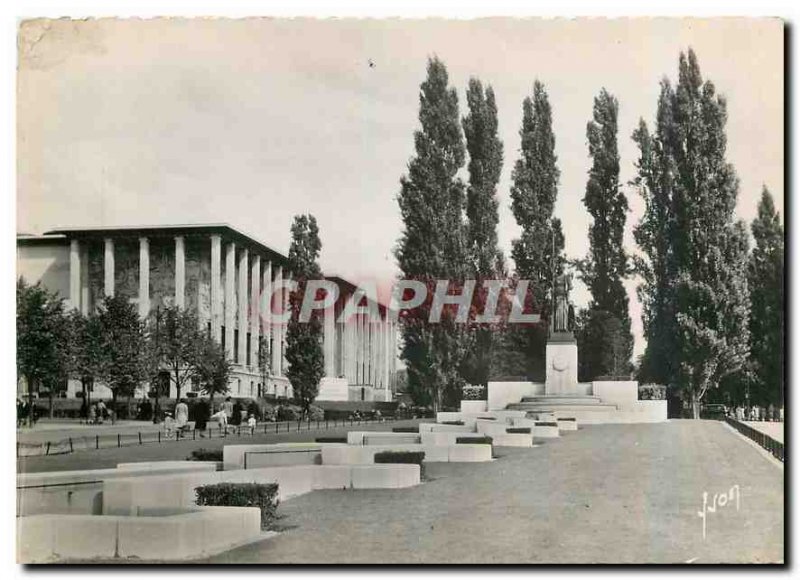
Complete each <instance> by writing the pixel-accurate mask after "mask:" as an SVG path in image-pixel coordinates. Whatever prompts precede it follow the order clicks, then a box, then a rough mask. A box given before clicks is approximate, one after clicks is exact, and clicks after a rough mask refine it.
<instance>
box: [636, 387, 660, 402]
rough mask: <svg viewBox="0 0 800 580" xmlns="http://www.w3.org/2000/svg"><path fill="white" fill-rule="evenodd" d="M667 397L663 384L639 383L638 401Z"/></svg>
mask: <svg viewBox="0 0 800 580" xmlns="http://www.w3.org/2000/svg"><path fill="white" fill-rule="evenodd" d="M666 398H667V387H666V386H664V385H656V384H649V385H639V400H640V401H664V400H666Z"/></svg>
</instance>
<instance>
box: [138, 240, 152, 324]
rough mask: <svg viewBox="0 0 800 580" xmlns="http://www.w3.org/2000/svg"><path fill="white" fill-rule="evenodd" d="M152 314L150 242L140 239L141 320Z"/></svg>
mask: <svg viewBox="0 0 800 580" xmlns="http://www.w3.org/2000/svg"><path fill="white" fill-rule="evenodd" d="M148 314H150V240H148V239H147V238H144V237H142V238H139V318H143V319H144V318H147V315H148Z"/></svg>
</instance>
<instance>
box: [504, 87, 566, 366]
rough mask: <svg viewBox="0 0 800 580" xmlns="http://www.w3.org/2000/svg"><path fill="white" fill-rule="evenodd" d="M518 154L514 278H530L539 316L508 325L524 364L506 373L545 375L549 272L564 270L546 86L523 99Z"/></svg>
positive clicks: (513, 195) (513, 191)
mask: <svg viewBox="0 0 800 580" xmlns="http://www.w3.org/2000/svg"><path fill="white" fill-rule="evenodd" d="M519 135H520V139H521V146H520V157H519V159H518V160H517V162H516V163H515V165H514V170H513V171H512V173H511V179H512V186H511V210H512V212H513V213H514V218H515V219H516V221H517V224H519V226H520V227H521V228H522V235H521V236H520V237H519V238H518V239H515V240H514V241H513V243H512V250H511V256H512V258H513V259H514V263H515V265H516V272H515V274H516V277H517V278H518V279H524V280H529V281H530V285H529V292H530V293H531V294H532V304H530V305H531V307H532V308H533V309H534V310H535V311H537V312H539V313H540V314H541V316H542V322H541V323H540V324H537V325H534V326H526V327H519V328H517V327H516V326H514V327H510V328H509V330H508V332H507V333H506V334H507V336H506V342H507V345H508V347H509V348H513V349H515V350H516V351H517V353H518V355H519V359H518V360H521V361H524V364H525V368H524V369H506V374H518V373H524V374H525V375H527V376H528V377H529V378H531V379H538V380H543V379H544V350H545V343H546V340H547V327H548V321H549V319H550V315H551V312H550V311H551V303H552V290H553V288H552V286H553V276H554V275H555V276H559V275H561V274H562V273H563V271H564V263H565V259H564V255H563V252H564V234H563V232H562V228H561V221H560V220H559V219H557V218H554V217H553V210H554V208H555V203H556V196H557V195H558V181H559V178H560V172H559V169H558V166H557V164H556V161H557V159H556V154H555V145H556V140H555V135H554V134H553V119H552V112H551V109H550V101H549V99H548V96H547V92H546V91H545V88H544V85H543V84H542V83H541V82H539V81H538V80H537V81H536V82H535V83H534V85H533V96H532V97H526V98H525V100H524V101H523V103H522V128H521V129H520V132H519Z"/></svg>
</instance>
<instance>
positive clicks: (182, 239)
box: [17, 224, 397, 401]
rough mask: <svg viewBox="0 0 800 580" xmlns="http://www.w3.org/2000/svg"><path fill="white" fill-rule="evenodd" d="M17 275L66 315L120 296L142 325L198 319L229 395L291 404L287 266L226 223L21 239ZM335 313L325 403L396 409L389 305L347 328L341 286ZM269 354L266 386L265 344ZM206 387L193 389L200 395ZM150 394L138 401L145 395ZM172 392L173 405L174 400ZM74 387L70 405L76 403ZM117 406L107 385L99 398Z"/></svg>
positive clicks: (328, 322) (344, 286) (328, 316)
mask: <svg viewBox="0 0 800 580" xmlns="http://www.w3.org/2000/svg"><path fill="white" fill-rule="evenodd" d="M17 269H18V272H17V273H18V276H21V277H22V278H24V279H25V280H26V282H28V283H30V284H35V283H37V282H41V283H42V284H43V285H44V286H45V287H46V288H48V289H49V290H51V291H54V292H58V293H59V295H61V296H62V297H63V298H64V299H65V300H66V306H67V308H68V309H70V308H75V309H78V310H79V311H81V312H82V313H84V314H85V313H88V312H90V311H92V310H93V309H95V308H96V307H97V305H98V304H99V303H100V301H101V300H102V298H103V297H104V296H114V295H117V294H123V295H125V296H128V297H129V299H130V300H131V302H132V303H134V304H136V305H137V307H138V310H139V315H140V316H141V317H142V318H143V319H144V318H146V317H148V316H150V315H151V314H152V313H153V312H154V311H156V310H157V309H159V308H162V307H165V306H173V305H176V306H179V307H181V308H185V309H188V310H191V311H193V312H194V313H195V314H196V315H197V318H198V321H199V324H200V325H201V327H205V328H206V329H207V330H208V331H209V332H211V334H212V336H213V337H214V338H215V339H216V340H217V341H218V342H220V343H221V344H222V345H223V347H224V348H225V351H226V353H227V355H228V358H229V360H231V361H232V362H233V369H234V372H233V373H232V379H231V385H230V386H231V391H230V394H231V395H232V396H236V397H252V398H255V397H256V396H258V393H259V392H261V393H262V394H266V395H273V396H276V397H279V398H284V397H286V398H290V397H291V396H292V391H291V384H290V383H289V381H288V379H287V378H286V370H287V366H288V365H287V361H286V357H285V352H286V324H285V323H283V322H282V321H281V317H280V316H279V314H280V313H281V312H282V311H283V310H284V309H285V308H288V300H289V290H288V289H287V287H286V286H287V283H289V281H290V280H291V279H292V278H293V275H294V274H293V273H292V272H291V271H290V270H289V268H288V259H287V257H286V256H284V255H282V254H281V253H279V252H277V251H275V250H273V249H272V248H270V247H268V246H266V245H265V244H263V243H261V242H259V241H257V240H256V239H254V238H253V237H251V236H248V235H245V234H243V233H242V232H240V231H238V230H236V229H234V228H232V227H231V226H229V225H225V224H206V225H181V226H153V227H117V228H81V229H57V230H53V231H49V232H46V233H45V235H44V236H18V238H17ZM328 279H329V280H330V281H333V282H334V283H336V284H337V285H338V286H339V289H340V292H339V298H338V300H337V302H336V305H335V306H334V307H332V308H329V309H327V310H326V311H325V313H324V323H323V329H324V341H323V352H324V355H325V377H324V379H323V380H322V382H321V384H320V394H319V397H318V400H379V401H383V400H391V397H392V395H391V393H392V387H393V385H394V380H395V374H396V351H397V339H396V325H395V324H394V323H393V322H392V320H391V317H390V316H388V310H387V309H386V307H385V306H384V305H378V311H379V312H380V321H376V320H370V319H369V318H368V317H366V316H364V315H358V316H354V317H351V319H350V320H348V321H344V320H340V318H339V317H340V316H341V313H342V312H343V311H344V305H345V303H346V300H347V299H348V297H349V296H351V295H352V294H353V292H355V291H356V287H355V286H354V285H353V284H351V283H350V282H347V281H346V280H344V279H342V278H338V277H331V278H328ZM262 338H263V339H264V341H265V342H266V344H267V345H268V350H269V353H270V365H269V366H270V372H269V377H268V379H267V380H266V382H265V384H263V385H262V384H261V383H262V380H263V379H262V376H261V373H260V372H259V369H258V345H259V342H260V339H262ZM199 388H200V386H199V385H197V384H195V385H191V386H190V387H189V391H188V396H190V397H191V396H197V392H198V390H199ZM145 389H147V387H146V386H143V388H142V392H141V393H138V395H139V396H144V392H145ZM175 390H176V389H175V386H174V385H171V396H175V394H176V393H175ZM79 393H80V386H79V384H77V382H76V381H70V384H69V386H68V388H67V394H66V396H67V397H75V396H79ZM107 396H108V397H110V391H109V390H108V389H107V388H105V387H104V386H103V385H97V386H95V387H94V392H93V397H107Z"/></svg>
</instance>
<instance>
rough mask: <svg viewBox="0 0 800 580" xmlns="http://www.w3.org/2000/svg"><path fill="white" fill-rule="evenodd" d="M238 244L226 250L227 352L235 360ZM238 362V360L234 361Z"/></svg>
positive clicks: (231, 245) (231, 244)
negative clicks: (234, 339)
mask: <svg viewBox="0 0 800 580" xmlns="http://www.w3.org/2000/svg"><path fill="white" fill-rule="evenodd" d="M235 276H236V244H234V243H233V242H231V243H229V244H228V247H227V248H226V252H225V354H226V355H227V357H228V359H230V360H233V337H234V333H233V329H234V326H235V324H236V278H235ZM234 362H236V361H234Z"/></svg>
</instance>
